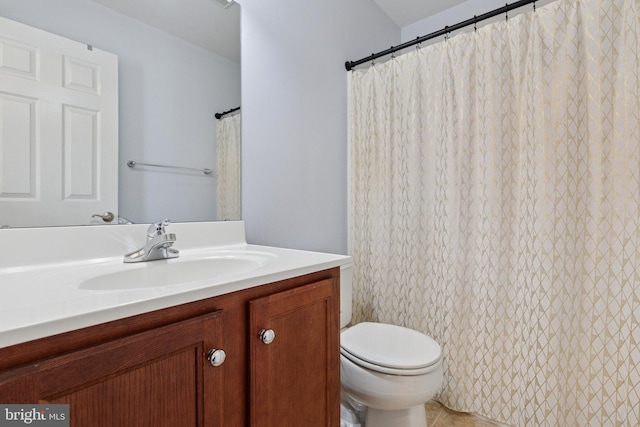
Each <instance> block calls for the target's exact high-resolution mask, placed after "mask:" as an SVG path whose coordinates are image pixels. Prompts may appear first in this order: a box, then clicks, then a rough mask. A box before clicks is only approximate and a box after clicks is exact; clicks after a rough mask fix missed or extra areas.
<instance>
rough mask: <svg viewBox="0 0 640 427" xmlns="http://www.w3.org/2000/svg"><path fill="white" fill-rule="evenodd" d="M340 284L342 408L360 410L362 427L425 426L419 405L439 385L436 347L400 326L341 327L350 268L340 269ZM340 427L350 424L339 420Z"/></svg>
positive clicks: (346, 316)
mask: <svg viewBox="0 0 640 427" xmlns="http://www.w3.org/2000/svg"><path fill="white" fill-rule="evenodd" d="M340 282H341V284H340V291H341V298H340V299H341V301H340V302H341V319H340V323H341V327H343V329H342V330H341V332H340V381H341V385H342V392H343V395H345V396H346V398H345V399H344V401H345V403H343V405H349V404H350V403H351V404H352V406H355V407H358V408H360V411H358V412H360V413H363V414H364V419H363V420H361V421H362V422H363V425H364V426H365V427H388V426H394V427H426V425H427V419H426V413H425V406H424V405H425V403H426V402H427V401H428V400H429V399H431V398H432V397H433V396H434V395H435V394H436V393H437V392H438V391H439V390H440V388H441V386H442V379H443V373H442V360H441V349H440V346H439V345H438V343H437V342H436V341H434V340H433V339H432V338H430V337H429V336H427V335H425V334H422V333H420V332H418V331H415V330H412V329H409V328H404V327H401V326H395V325H388V324H384V323H371V322H363V323H359V324H356V325H353V326H351V327H346V326H347V325H348V324H349V322H350V320H351V291H352V289H351V266H343V267H342V269H341V277H340ZM343 307H344V308H343ZM363 408H364V409H363ZM350 412H351V413H353V412H354V411H350ZM343 425H354V424H349V423H347V422H345V421H344V420H343Z"/></svg>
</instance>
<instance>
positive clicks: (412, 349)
mask: <svg viewBox="0 0 640 427" xmlns="http://www.w3.org/2000/svg"><path fill="white" fill-rule="evenodd" d="M340 346H341V347H342V349H343V350H346V351H347V352H349V353H351V354H352V355H353V356H355V357H357V358H359V359H361V360H364V361H365V362H368V363H371V364H374V365H378V366H382V367H386V368H393V369H420V368H425V367H428V366H431V365H433V364H435V363H437V362H438V361H439V360H440V354H441V351H440V346H439V345H438V343H437V342H435V341H434V340H433V339H432V338H431V337H428V336H427V335H425V334H423V333H420V332H418V331H414V330H413V329H408V328H404V327H402V326H395V325H387V324H384V323H368V322H364V323H358V324H357V325H355V326H353V327H351V328H349V329H347V330H346V331H344V332H342V333H341V334H340Z"/></svg>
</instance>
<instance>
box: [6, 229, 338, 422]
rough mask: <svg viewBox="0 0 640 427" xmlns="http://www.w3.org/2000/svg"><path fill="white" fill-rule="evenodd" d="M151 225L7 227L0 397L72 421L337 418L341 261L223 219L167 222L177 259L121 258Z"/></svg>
mask: <svg viewBox="0 0 640 427" xmlns="http://www.w3.org/2000/svg"><path fill="white" fill-rule="evenodd" d="M146 227H147V226H146V225H127V226H97V227H61V228H45V229H16V230H3V246H4V248H2V249H0V260H1V261H0V286H1V287H2V295H3V298H2V301H1V302H0V403H30V404H34V403H52V404H53V403H66V404H69V409H70V419H71V425H72V426H94V425H95V426H97V425H109V426H116V425H117V426H138V425H140V426H141V425H153V426H171V427H175V426H221V425H222V426H256V427H257V426H260V427H262V426H265V427H266V426H274V427H275V426H295V425H309V426H328V427H329V426H335V427H337V426H339V424H340V415H339V406H340V403H339V402H340V372H339V285H340V266H341V265H343V264H345V263H347V262H348V261H349V257H346V256H341V255H331V254H324V253H316V252H306V251H297V250H289V249H281V248H271V247H264V246H257V245H249V244H247V243H246V240H245V235H244V223H243V222H242V221H228V222H212V223H180V224H171V225H169V229H170V231H171V233H175V235H176V236H177V239H176V244H175V247H176V248H178V249H179V250H180V255H179V257H178V258H174V259H169V260H157V261H150V262H142V263H134V264H127V263H124V262H123V261H122V257H123V255H124V253H125V252H128V251H131V250H133V249H135V248H136V247H137V246H139V245H140V243H142V242H144V234H145V230H146ZM5 232H6V233H5ZM8 247H11V248H12V250H11V251H10V250H8Z"/></svg>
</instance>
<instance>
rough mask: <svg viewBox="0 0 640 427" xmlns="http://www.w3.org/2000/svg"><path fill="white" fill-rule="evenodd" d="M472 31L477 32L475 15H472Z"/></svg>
mask: <svg viewBox="0 0 640 427" xmlns="http://www.w3.org/2000/svg"><path fill="white" fill-rule="evenodd" d="M534 4H535V3H534ZM473 31H474V32H476V33H477V32H478V17H477V16H476V15H473Z"/></svg>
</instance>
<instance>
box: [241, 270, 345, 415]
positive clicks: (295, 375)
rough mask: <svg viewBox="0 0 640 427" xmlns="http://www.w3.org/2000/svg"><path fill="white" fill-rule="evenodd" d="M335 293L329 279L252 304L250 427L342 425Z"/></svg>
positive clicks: (334, 281)
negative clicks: (267, 335) (269, 334)
mask: <svg viewBox="0 0 640 427" xmlns="http://www.w3.org/2000/svg"><path fill="white" fill-rule="evenodd" d="M338 292H339V282H338V280H337V279H330V280H323V281H320V282H316V283H312V284H310V285H306V286H303V287H300V288H295V289H292V290H289V291H285V292H281V293H277V294H274V295H270V296H267V297H265V298H260V299H257V300H254V301H251V302H250V320H249V322H250V329H249V331H250V334H251V337H250V345H249V347H250V365H251V370H250V378H251V384H250V412H251V413H250V418H251V426H252V427H282V426H311V427H320V426H322V427H337V426H339V425H340V370H339V354H340V353H339V352H340V348H339V345H340V343H339V307H338V305H339V294H338ZM263 329H264V330H271V331H273V332H274V333H275V338H274V339H273V341H272V342H271V343H269V344H265V343H264V342H263V341H262V339H261V338H260V336H259V335H260V331H261V330H263Z"/></svg>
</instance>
